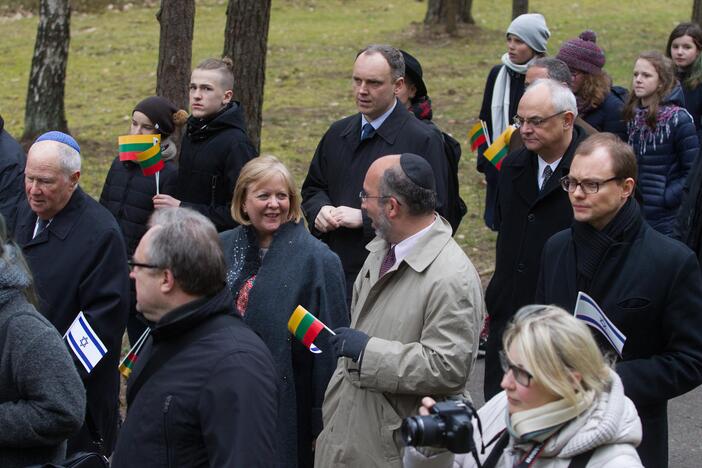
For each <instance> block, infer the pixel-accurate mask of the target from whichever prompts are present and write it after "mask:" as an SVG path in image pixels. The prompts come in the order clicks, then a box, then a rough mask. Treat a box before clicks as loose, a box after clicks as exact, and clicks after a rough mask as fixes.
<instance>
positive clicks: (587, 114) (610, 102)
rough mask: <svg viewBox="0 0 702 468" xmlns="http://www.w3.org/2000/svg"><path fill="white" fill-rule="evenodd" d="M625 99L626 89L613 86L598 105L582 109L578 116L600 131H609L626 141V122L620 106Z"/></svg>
mask: <svg viewBox="0 0 702 468" xmlns="http://www.w3.org/2000/svg"><path fill="white" fill-rule="evenodd" d="M624 101H626V90H625V89H624V88H622V87H621V86H614V87H612V90H611V91H610V92H609V94H608V95H607V97H605V100H604V101H602V104H600V105H599V107H597V108H595V109H592V110H589V111H584V112H582V113H581V114H580V117H581V118H582V119H583V120H584V121H585V122H587V123H589V124H590V125H592V126H593V127H595V128H596V129H597V130H598V131H600V132H610V133H614V134H615V135H617V136H618V137H619V138H621V139H622V141H626V138H627V132H626V122H624V120H623V118H622V107H624Z"/></svg>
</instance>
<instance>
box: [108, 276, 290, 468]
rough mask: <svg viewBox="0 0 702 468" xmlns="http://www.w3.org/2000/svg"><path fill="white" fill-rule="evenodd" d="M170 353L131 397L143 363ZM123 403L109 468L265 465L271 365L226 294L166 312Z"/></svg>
mask: <svg viewBox="0 0 702 468" xmlns="http://www.w3.org/2000/svg"><path fill="white" fill-rule="evenodd" d="M189 338H190V339H189ZM173 348H175V350H176V353H175V354H173V355H172V356H171V357H170V358H169V359H168V360H166V361H164V362H163V363H162V365H161V366H159V367H158V368H157V369H156V370H155V372H153V374H151V376H150V377H149V378H148V379H147V380H145V381H144V383H143V384H142V385H141V388H140V389H139V391H138V393H136V394H135V393H134V391H135V389H134V382H136V381H137V380H139V376H140V374H141V372H142V371H144V369H145V366H147V365H148V363H149V361H150V360H151V359H152V358H154V356H156V355H157V353H158V354H160V353H164V352H167V351H166V350H169V349H173ZM127 402H128V405H129V406H128V412H127V418H126V420H125V421H124V424H123V425H122V428H121V429H120V434H119V440H118V441H117V446H116V447H115V453H114V456H113V458H112V463H111V465H110V466H111V467H112V468H122V467H124V468H132V467H137V466H143V467H147V466H148V467H157V466H159V467H160V466H165V467H185V468H188V467H215V466H216V467H222V468H235V467H236V468H241V467H254V468H255V467H261V468H263V467H265V468H269V467H271V466H273V460H274V450H275V445H274V444H275V439H274V437H273V434H274V430H273V428H274V427H275V420H276V412H277V409H278V408H277V389H276V378H275V370H274V365H273V360H272V358H271V355H270V353H269V352H268V349H266V346H265V345H264V344H263V343H262V342H261V339H260V338H259V337H257V336H256V334H255V333H254V332H252V331H251V330H250V329H249V328H248V327H247V326H246V325H244V323H243V322H242V320H241V319H240V318H239V317H238V316H235V314H234V310H233V305H232V297H231V295H230V294H229V291H228V290H227V289H226V288H224V289H222V290H221V291H220V292H219V293H217V294H215V295H214V296H212V297H204V298H201V299H197V300H195V301H193V302H190V303H188V304H185V305H183V306H181V307H178V308H177V309H174V310H172V311H170V312H168V313H167V314H166V315H165V316H163V318H161V320H159V322H158V323H156V324H155V325H154V326H153V327H152V333H151V336H150V337H149V338H147V341H146V343H145V344H144V348H143V350H142V351H141V353H140V355H139V359H138V360H137V362H136V364H135V366H134V369H133V372H132V374H131V376H130V378H129V381H128V384H127Z"/></svg>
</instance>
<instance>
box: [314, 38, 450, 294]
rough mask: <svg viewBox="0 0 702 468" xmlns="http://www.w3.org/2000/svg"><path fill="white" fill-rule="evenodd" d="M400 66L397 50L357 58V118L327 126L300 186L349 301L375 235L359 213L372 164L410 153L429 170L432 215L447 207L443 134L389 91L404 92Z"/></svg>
mask: <svg viewBox="0 0 702 468" xmlns="http://www.w3.org/2000/svg"><path fill="white" fill-rule="evenodd" d="M404 74H405V64H404V60H403V58H402V54H401V53H400V51H399V50H397V49H395V48H393V47H390V46H386V45H371V46H368V47H366V48H365V49H363V50H362V51H361V52H360V53H359V54H358V55H357V57H356V61H355V63H354V66H353V91H354V96H355V98H356V107H357V109H358V111H359V113H358V114H354V115H352V116H349V117H346V118H344V119H341V120H339V121H337V122H335V123H333V124H332V125H331V127H330V128H329V130H327V132H326V133H325V135H324V136H323V137H322V140H321V141H320V142H319V145H318V146H317V150H316V152H315V154H314V158H313V159H312V162H311V164H310V169H309V172H308V174H307V178H306V179H305V182H304V184H303V185H302V209H303V211H304V213H305V217H306V218H307V223H308V224H309V226H310V230H311V231H312V234H314V235H315V236H318V237H320V238H321V239H322V240H323V241H324V242H326V243H327V244H328V245H329V247H330V248H331V250H333V251H334V252H335V253H336V254H337V255H339V258H341V263H342V265H343V267H344V273H345V275H346V286H347V292H348V297H349V298H350V297H351V291H352V286H353V282H354V280H355V279H356V275H357V274H358V272H359V270H360V269H361V266H362V265H363V262H364V260H365V259H366V255H367V254H368V252H367V251H366V250H365V245H366V244H367V243H368V242H370V241H371V240H372V239H373V238H374V237H375V232H374V230H373V228H372V226H371V222H370V219H369V218H368V216H367V215H365V214H364V213H363V212H362V211H361V200H360V198H359V193H360V192H361V190H362V189H363V178H364V177H365V175H366V172H368V168H369V167H370V165H371V164H372V163H373V161H375V160H376V159H378V158H380V157H381V156H385V155H388V154H399V153H415V154H418V155H420V156H422V157H423V158H425V159H426V160H427V161H428V162H429V164H430V165H431V166H432V169H433V171H434V174H435V177H436V191H437V194H438V210H437V211H439V213H440V214H444V209H445V208H446V207H447V183H448V182H447V181H448V166H447V162H446V158H445V156H444V146H443V142H442V140H441V136H440V135H439V133H438V132H435V131H433V130H432V129H431V128H429V127H428V126H427V125H425V124H424V123H422V122H421V121H419V120H418V119H416V118H415V117H414V115H413V114H412V113H410V112H409V111H408V110H407V109H406V108H405V106H403V105H402V104H401V103H399V102H398V100H397V98H396V97H395V94H396V93H397V92H398V91H399V89H400V88H401V87H402V83H403V80H404V78H403V76H404Z"/></svg>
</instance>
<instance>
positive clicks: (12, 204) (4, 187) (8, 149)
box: [0, 116, 26, 232]
mask: <svg viewBox="0 0 702 468" xmlns="http://www.w3.org/2000/svg"><path fill="white" fill-rule="evenodd" d="M25 162H26V161H25V156H24V151H22V147H21V146H20V145H19V143H17V141H15V139H14V138H12V136H11V135H10V134H9V133H7V130H5V121H4V120H3V118H2V117H1V116H0V213H2V215H3V217H4V218H5V223H6V224H7V227H8V230H9V231H10V232H12V231H13V230H14V227H15V215H16V210H17V205H18V204H19V201H20V200H21V199H22V188H23V183H24V165H25Z"/></svg>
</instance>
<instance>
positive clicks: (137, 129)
mask: <svg viewBox="0 0 702 468" xmlns="http://www.w3.org/2000/svg"><path fill="white" fill-rule="evenodd" d="M187 118H188V114H187V112H185V111H184V110H178V108H177V107H176V106H175V105H174V104H173V103H171V102H170V101H169V100H168V99H165V98H162V97H160V96H151V97H148V98H146V99H144V100H142V101H141V102H139V104H137V105H136V107H135V108H134V110H133V111H132V119H131V122H132V123H131V125H130V127H129V134H130V135H154V134H160V135H161V156H162V157H163V159H164V160H165V161H166V165H165V167H164V168H163V169H162V170H161V173H160V175H159V191H160V193H166V194H170V193H173V192H174V191H175V182H176V174H177V169H176V167H175V163H174V162H173V159H174V158H175V156H176V152H177V150H176V145H175V143H174V142H173V139H172V138H171V134H172V133H173V132H174V131H175V129H176V127H179V126H182V125H183V124H185V121H186V120H187ZM154 195H156V177H155V176H145V175H144V174H143V173H142V172H141V168H140V167H139V164H138V163H137V162H136V161H120V159H119V156H118V157H116V158H115V159H114V160H113V161H112V166H110V170H109V171H108V172H107V178H106V179H105V185H104V186H103V187H102V193H101V194H100V204H101V205H102V206H104V207H105V208H107V209H108V210H109V211H110V213H112V215H113V216H114V217H115V219H116V220H117V223H118V224H119V227H120V229H121V230H122V234H123V235H124V240H125V242H126V244H127V255H129V256H130V257H131V255H132V254H133V253H134V249H136V246H137V244H138V243H139V240H140V239H141V236H143V235H144V233H145V232H146V222H147V221H148V220H149V217H150V216H151V213H153V211H154V203H153V201H152V198H153V197H154ZM130 284H131V292H132V294H131V299H130V314H129V322H128V323H127V335H128V336H129V342H130V343H134V342H135V340H137V339H139V336H141V334H142V333H143V331H144V330H145V329H146V325H144V324H143V323H142V322H141V321H140V320H139V319H137V318H136V295H135V291H134V282H133V281H130Z"/></svg>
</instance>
